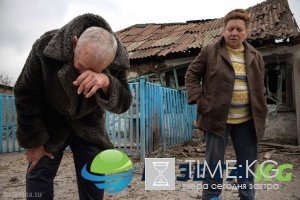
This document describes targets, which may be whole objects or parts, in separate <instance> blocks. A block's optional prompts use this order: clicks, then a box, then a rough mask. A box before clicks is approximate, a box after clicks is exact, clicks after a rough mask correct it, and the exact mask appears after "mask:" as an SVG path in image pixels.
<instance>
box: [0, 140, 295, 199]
mask: <svg viewBox="0 0 300 200" xmlns="http://www.w3.org/2000/svg"><path fill="white" fill-rule="evenodd" d="M272 144H273V143H272ZM272 144H270V143H267V142H266V144H263V145H260V148H259V161H258V163H262V162H263V161H264V160H275V161H276V162H278V163H279V164H283V163H291V164H293V169H292V170H290V172H292V180H291V181H290V182H278V181H277V180H274V181H272V182H270V183H271V184H278V189H269V190H267V189H266V188H263V189H258V190H256V199H258V200H300V193H299V191H300V179H299V177H300V159H299V153H300V149H299V147H293V146H288V145H286V146H284V147H282V146H280V145H277V146H276V145H275V146H273V145H272ZM285 144H286V143H285ZM204 148H205V147H204V144H202V142H201V141H200V140H199V139H198V140H197V141H188V142H186V143H185V144H182V145H176V146H173V147H171V148H169V149H168V150H167V151H166V152H164V153H161V151H160V150H156V151H154V152H152V153H151V154H150V155H148V157H169V158H172V157H175V158H176V167H177V168H178V166H179V164H180V163H185V160H186V159H194V160H204ZM264 156H265V158H264ZM270 156H271V157H270ZM226 159H231V160H233V159H235V156H234V151H233V148H232V146H231V145H229V146H228V149H227V152H226ZM133 162H134V165H135V166H136V167H139V170H137V171H136V172H135V173H134V177H133V179H132V181H131V183H130V185H129V186H128V187H127V188H126V189H125V190H123V191H122V192H120V193H118V194H113V195H111V194H107V193H106V194H105V199H160V200H162V199H201V191H197V190H196V189H185V188H184V187H182V186H183V184H188V183H191V184H198V183H199V182H195V181H188V182H179V181H176V190H175V191H146V190H145V189H144V187H145V184H144V182H143V181H141V178H142V172H143V164H142V163H140V162H138V161H133ZM26 166H27V162H26V160H25V157H24V155H23V153H10V154H0V200H5V199H9V200H11V199H25V198H24V195H25V193H24V191H25V170H26ZM177 175H179V171H178V169H177V171H176V176H177ZM200 183H201V182H200ZM54 188H55V199H58V200H60V199H62V200H68V199H70V200H78V194H77V186H76V177H75V171H74V165H73V157H72V153H70V152H65V154H64V158H63V160H62V163H61V165H60V168H59V170H58V173H57V176H56V178H55V180H54ZM221 198H222V199H223V200H237V199H239V198H238V193H237V190H234V189H225V190H223V193H222V196H221Z"/></svg>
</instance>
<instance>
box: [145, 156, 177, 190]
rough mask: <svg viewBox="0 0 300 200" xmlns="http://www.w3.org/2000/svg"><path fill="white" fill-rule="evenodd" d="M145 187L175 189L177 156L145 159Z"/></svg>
mask: <svg viewBox="0 0 300 200" xmlns="http://www.w3.org/2000/svg"><path fill="white" fill-rule="evenodd" d="M145 189H146V190H175V158H146V159H145Z"/></svg>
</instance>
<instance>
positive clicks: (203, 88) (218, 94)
mask: <svg viewBox="0 0 300 200" xmlns="http://www.w3.org/2000/svg"><path fill="white" fill-rule="evenodd" d="M244 47H245V65H246V73H247V82H248V89H249V94H250V103H251V111H252V115H253V118H254V125H255V130H256V137H257V140H258V141H260V140H261V139H262V138H263V134H264V131H265V122H266V116H267V104H266V96H265V87H264V72H265V69H264V62H263V58H262V56H261V54H260V53H259V52H258V51H257V50H256V49H254V47H252V46H251V45H250V44H249V43H247V42H244ZM201 80H202V85H201V84H200V81H201ZM185 81H186V88H187V95H188V103H189V104H195V103H197V102H198V105H197V113H198V115H199V125H200V128H201V129H202V130H204V131H208V132H211V133H215V134H217V135H220V136H223V135H224V130H225V126H226V121H227V117H228V113H229V108H230V104H231V98H232V93H233V87H234V69H233V67H232V65H231V60H230V57H229V54H228V52H227V50H226V47H225V41H224V38H223V37H221V38H220V39H219V40H218V41H217V42H216V43H215V44H212V45H208V46H205V47H203V49H202V51H201V53H200V54H199V55H198V56H197V57H196V58H195V60H194V61H193V62H192V63H191V64H190V66H189V68H188V69H187V72H186V75H185ZM198 100H199V101H198Z"/></svg>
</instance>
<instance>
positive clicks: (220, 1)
mask: <svg viewBox="0 0 300 200" xmlns="http://www.w3.org/2000/svg"><path fill="white" fill-rule="evenodd" d="M288 1H289V4H290V8H291V10H292V12H293V14H294V16H295V18H296V20H297V23H298V25H300V0H288ZM260 2H262V0H148V1H145V0H73V1H71V0H48V1H46V0H26V1H24V0H0V27H1V28H0V58H1V61H0V72H6V73H9V75H10V76H11V77H12V78H13V82H14V81H15V80H16V79H17V77H18V75H19V74H20V72H21V70H22V67H23V65H24V63H25V61H26V58H27V56H28V54H29V52H30V50H31V46H32V44H33V43H34V41H35V40H36V39H37V38H38V37H39V36H40V35H41V34H43V33H44V32H46V31H48V30H51V29H56V28H60V27H62V26H63V25H64V24H66V23H68V22H69V21H70V20H71V19H73V18H74V17H76V16H77V15H80V14H84V13H87V12H89V13H94V14H98V15H101V16H102V17H103V18H105V19H106V20H107V21H108V23H109V24H110V25H111V27H112V29H113V30H114V31H119V30H121V29H124V28H126V27H129V26H131V25H134V24H140V23H168V22H170V23H171V22H185V21H187V20H198V19H209V18H219V17H223V16H224V15H225V14H226V13H227V12H228V11H230V10H232V9H235V8H248V7H250V6H254V5H256V4H257V3H260Z"/></svg>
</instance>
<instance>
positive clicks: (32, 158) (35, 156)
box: [25, 145, 54, 172]
mask: <svg viewBox="0 0 300 200" xmlns="http://www.w3.org/2000/svg"><path fill="white" fill-rule="evenodd" d="M25 155H26V158H27V160H28V162H29V163H30V166H29V167H28V170H27V172H31V171H32V170H33V168H34V167H35V166H36V164H37V163H38V162H39V160H40V159H41V158H42V157H43V156H48V157H49V158H50V159H54V156H53V154H51V153H49V152H47V151H46V149H45V148H44V145H41V146H39V147H36V148H32V149H27V150H26V151H25Z"/></svg>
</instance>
